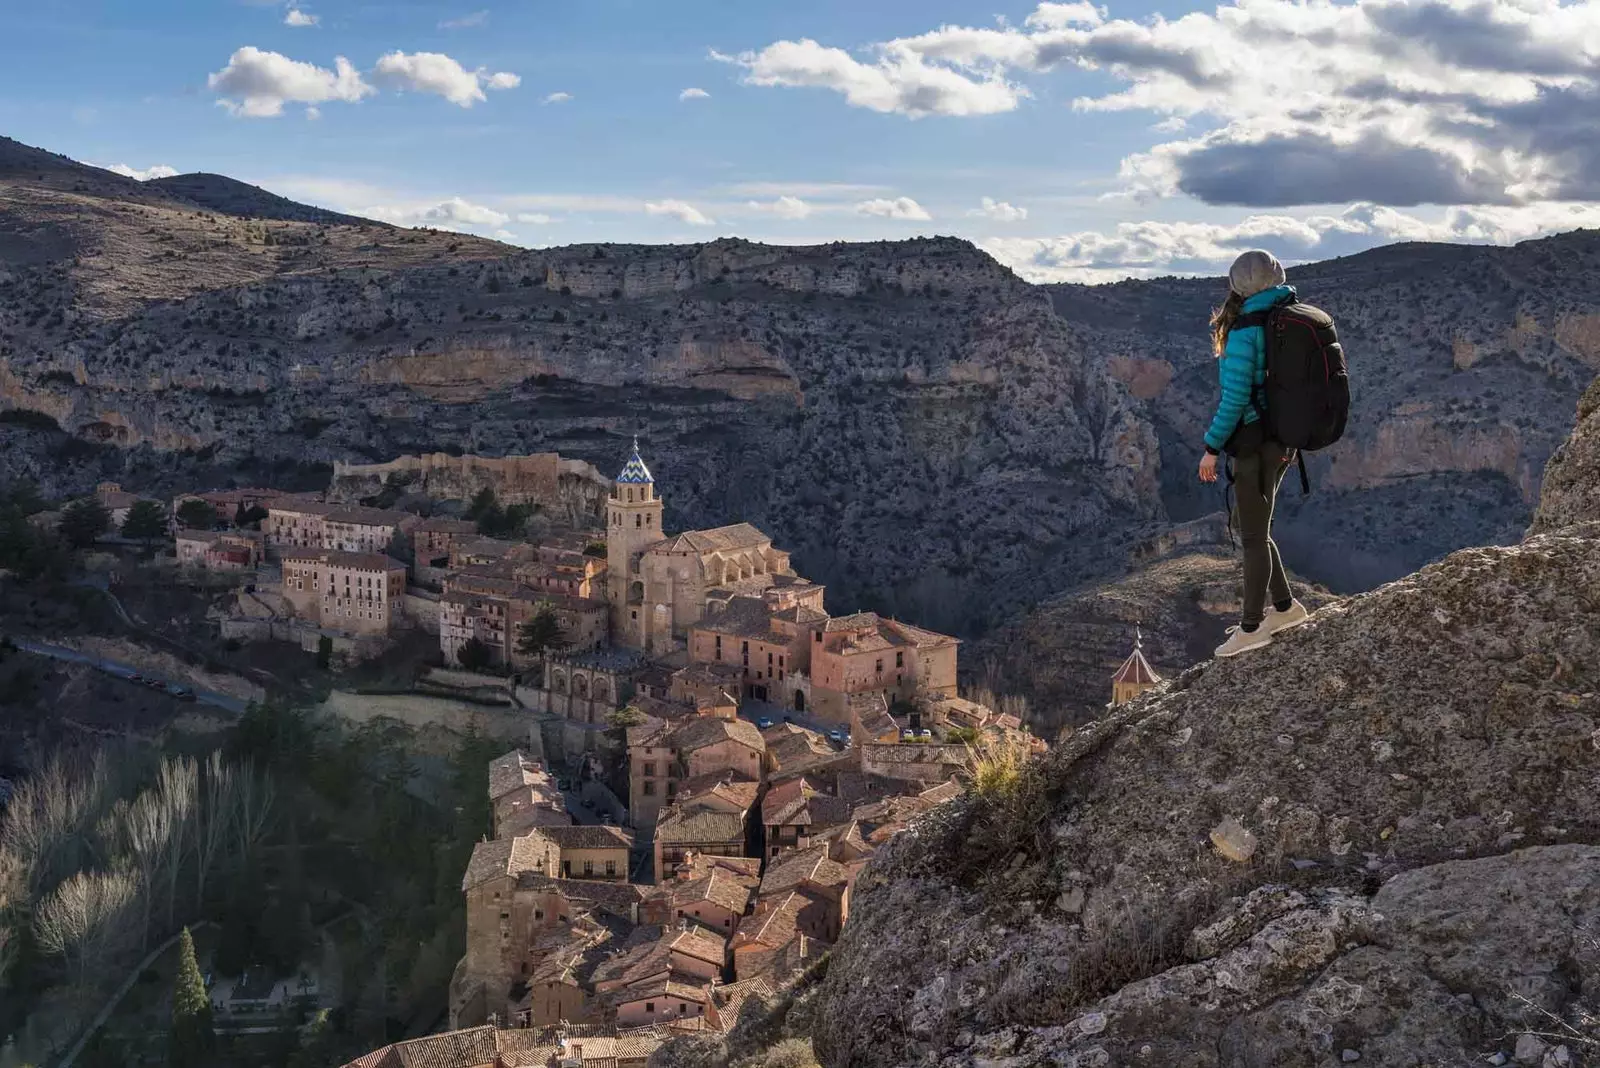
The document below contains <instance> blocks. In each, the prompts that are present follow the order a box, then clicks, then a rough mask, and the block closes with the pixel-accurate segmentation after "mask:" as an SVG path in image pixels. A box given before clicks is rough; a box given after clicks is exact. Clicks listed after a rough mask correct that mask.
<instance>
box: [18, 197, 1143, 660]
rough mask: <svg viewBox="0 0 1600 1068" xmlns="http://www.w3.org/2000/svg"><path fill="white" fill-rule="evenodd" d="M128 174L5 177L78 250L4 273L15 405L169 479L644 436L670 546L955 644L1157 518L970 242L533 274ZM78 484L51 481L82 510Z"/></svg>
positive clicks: (642, 254)
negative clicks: (153, 457)
mask: <svg viewBox="0 0 1600 1068" xmlns="http://www.w3.org/2000/svg"><path fill="white" fill-rule="evenodd" d="M114 177H115V176H109V177H107V178H105V179H104V181H103V183H102V184H103V192H96V191H98V190H101V186H100V185H96V184H95V183H96V182H98V181H101V179H100V177H99V176H98V175H93V174H90V175H83V174H77V173H76V172H75V173H74V176H73V177H72V179H71V180H72V182H75V183H77V184H82V185H85V187H86V188H87V189H89V190H90V193H91V194H94V195H89V194H82V193H70V194H69V193H65V192H62V191H61V190H60V189H58V188H56V187H54V186H51V185H50V183H48V182H46V183H44V185H43V186H42V187H41V186H39V185H38V184H37V183H35V184H32V185H30V184H28V181H31V180H24V179H19V178H13V179H6V177H5V175H4V174H3V173H0V180H6V181H9V182H10V184H9V185H7V186H6V188H7V189H8V190H19V191H20V192H18V193H17V195H16V196H14V197H8V199H6V200H5V201H4V203H5V207H4V208H0V234H5V233H16V234H22V233H33V232H34V231H35V230H36V228H37V224H38V220H39V219H41V218H43V217H45V216H46V215H50V216H51V217H54V218H71V219H74V220H75V225H76V226H77V228H78V229H77V230H76V231H74V232H75V233H76V234H77V235H78V236H77V238H75V242H76V243H74V241H66V242H62V243H61V244H60V246H59V247H54V246H51V247H46V246H43V245H40V244H39V243H38V242H37V241H33V240H32V239H30V242H29V244H28V245H27V248H28V249H29V251H28V254H27V258H26V260H25V261H24V260H23V259H22V258H21V257H20V256H19V257H18V258H16V259H14V260H13V259H7V260H5V267H6V270H7V272H8V275H9V277H10V280H9V281H8V282H7V283H6V284H5V285H4V286H0V331H4V340H3V341H0V360H4V361H5V364H4V367H5V369H4V371H0V406H8V407H19V408H27V409H33V410H38V411H44V412H47V413H49V414H50V415H51V416H52V417H54V418H55V419H56V420H57V421H58V422H59V423H60V425H61V426H62V428H63V430H64V431H65V432H66V433H67V434H69V435H71V436H72V438H74V439H76V441H77V443H78V444H75V445H74V446H72V447H73V448H74V449H77V450H78V451H79V452H80V453H81V452H82V443H83V442H93V443H103V444H105V445H107V446H109V447H114V448H120V449H124V450H133V451H135V452H137V451H138V450H160V449H165V450H171V451H173V452H174V453H175V455H174V456H173V462H172V463H171V465H170V468H171V470H170V477H169V478H163V479H161V480H160V482H161V484H159V485H152V486H149V487H148V488H150V489H152V490H156V491H163V490H174V491H175V490H177V489H180V488H184V487H182V486H181V485H179V484H177V482H176V479H177V478H178V477H179V475H180V472H188V471H191V470H192V465H190V464H188V463H186V462H184V461H182V460H181V459H180V458H181V457H182V456H183V455H184V453H183V452H182V450H188V451H189V453H190V454H192V455H194V456H201V457H205V464H206V466H205V468H204V470H206V471H209V472H211V475H210V476H209V477H210V478H212V479H214V480H215V481H217V482H221V481H223V480H225V479H226V478H229V477H235V478H239V479H242V480H248V481H251V482H255V481H261V480H278V479H281V478H283V477H284V476H283V474H282V472H283V471H285V470H292V471H303V470H308V467H307V465H312V464H332V463H334V462H346V463H349V462H355V463H361V462H383V461H387V460H390V459H391V458H393V457H395V456H401V455H423V454H427V453H432V452H436V451H439V450H441V449H446V448H448V449H449V450H450V451H452V452H456V451H459V452H463V453H470V454H476V455H481V456H491V457H492V456H503V455H511V454H529V453H544V452H559V453H560V454H561V455H562V456H566V457H572V458H575V459H579V460H583V461H586V462H589V463H592V464H594V465H596V467H597V468H598V469H600V470H601V471H603V472H605V473H607V474H612V473H614V472H615V470H616V469H617V468H618V467H620V465H621V464H622V462H623V461H624V460H625V459H626V456H627V451H628V448H629V440H630V438H631V437H632V436H633V435H634V434H638V435H639V437H640V440H641V445H642V446H643V447H644V449H645V452H646V455H647V457H648V458H649V460H650V463H651V467H652V469H653V471H654V472H655V474H656V476H657V478H658V479H659V480H660V482H661V490H662V493H663V496H664V498H665V500H666V503H667V522H668V524H669V526H670V527H672V528H678V529H682V528H689V527H697V526H712V525H719V524H722V523H726V522H731V521H734V520H747V521H750V522H754V523H756V524H758V525H760V526H762V527H763V528H764V529H766V530H768V531H769V532H770V533H771V534H772V535H773V536H774V538H775V539H776V540H777V542H778V543H779V544H780V545H782V546H784V547H785V548H787V549H790V550H791V551H793V552H794V553H795V559H796V563H797V565H798V566H799V567H800V568H801V569H802V570H803V571H804V572H805V573H806V574H807V575H808V576H810V577H812V578H814V579H817V580H819V581H822V582H825V583H827V584H828V585H830V586H831V587H832V589H831V591H830V602H829V603H830V606H831V607H834V608H836V609H838V610H846V609H854V608H860V607H872V608H877V609H880V610H883V611H888V612H892V613H897V614H900V615H903V616H908V617H913V618H916V619H918V621H919V622H922V623H924V624H926V625H929V626H933V627H937V628H942V629H947V630H955V631H958V632H962V633H968V632H971V631H973V630H976V629H980V628H982V627H984V626H986V625H988V624H990V623H992V622H994V621H997V620H999V619H1001V618H1004V617H1005V616H1006V615H1008V614H1009V613H1011V612H1012V611H1014V610H1015V609H1016V608H1017V607H1019V606H1020V605H1022V604H1025V603H1026V602H1027V601H1028V600H1029V599H1031V598H1032V597H1033V596H1034V595H1035V593H1034V591H1035V590H1036V589H1038V588H1041V587H1042V588H1047V589H1048V588H1059V587H1061V586H1065V585H1068V584H1070V583H1072V582H1074V581H1080V580H1081V578H1082V576H1084V575H1086V574H1091V573H1093V572H1094V571H1095V569H1096V568H1098V567H1100V566H1101V564H1102V558H1103V554H1104V551H1105V547H1106V545H1108V544H1114V543H1115V540H1116V538H1117V535H1118V532H1119V531H1120V530H1121V529H1122V528H1123V527H1124V526H1125V525H1126V524H1128V523H1142V522H1147V521H1151V520H1159V519H1161V518H1162V517H1163V507H1162V504H1161V501H1160V499H1159V493H1158V488H1159V485H1160V457H1159V443H1158V441H1157V439H1156V436H1155V433H1154V431H1153V429H1152V426H1151V424H1150V423H1149V421H1148V420H1147V419H1145V418H1143V417H1141V415H1140V414H1139V412H1138V408H1137V403H1138V402H1137V401H1136V400H1135V399H1134V398H1133V397H1132V396H1131V395H1130V393H1129V391H1128V388H1127V387H1126V386H1124V385H1123V383H1122V382H1121V381H1119V380H1118V379H1117V378H1116V377H1115V376H1113V375H1112V374H1111V373H1110V372H1109V371H1108V370H1107V368H1106V367H1105V366H1104V365H1103V364H1102V362H1101V361H1100V360H1099V359H1098V357H1097V356H1096V355H1095V354H1094V353H1092V352H1090V351H1088V350H1086V349H1084V348H1082V347H1080V346H1078V345H1077V344H1076V343H1074V342H1073V341H1072V339H1071V335H1070V329H1069V327H1068V326H1067V325H1066V324H1065V323H1064V322H1063V321H1062V320H1061V319H1060V318H1059V317H1058V316H1056V315H1055V314H1054V313H1053V311H1052V309H1051V307H1050V304H1049V302H1048V300H1047V299H1045V297H1044V296H1043V295H1042V294H1041V293H1040V292H1039V291H1038V290H1037V289H1035V288H1034V287H1031V286H1028V285H1026V284H1024V283H1022V282H1021V281H1019V280H1018V279H1017V278H1015V277H1014V276H1013V275H1012V274H1011V273H1010V272H1009V271H1007V270H1006V269H1004V268H1002V267H1000V266H999V265H998V264H997V263H995V262H994V261H993V260H992V259H990V258H989V257H987V256H985V255H983V254H982V253H980V252H978V251H977V250H976V249H975V248H973V247H972V246H971V245H970V244H968V243H966V242H963V241H956V240H952V239H934V240H916V241H909V242H896V243H875V244H862V245H844V244H835V245H827V246H817V247H809V248H778V247H770V246H760V245H754V244H751V243H749V242H743V241H733V240H725V241H716V242H712V243H710V244H707V245H697V246H659V247H658V246H652V247H643V246H619V245H609V246H593V245H590V246H580V247H576V248H567V249H548V250H538V251H529V252H520V251H515V250H511V249H507V248H505V247H503V246H499V247H496V246H493V245H492V244H491V243H486V242H478V241H475V240H473V239H466V238H462V239H459V240H457V239H456V238H454V237H453V236H452V235H436V234H422V233H417V234H412V233H409V232H406V231H396V230H392V229H391V228H387V227H380V226H377V225H376V224H373V225H371V226H370V227H367V226H366V225H365V224H359V225H358V224H341V223H339V222H338V221H336V220H322V221H318V222H301V221H297V220H295V219H281V220H278V219H275V220H267V221H262V220H240V219H237V218H232V217H229V218H219V217H218V216H216V215H215V214H208V213H207V210H206V206H205V205H194V204H190V205H188V206H187V207H186V208H184V209H181V210H180V209H178V208H177V207H176V206H174V205H172V204H169V203H167V202H165V201H163V200H162V199H161V197H160V195H158V194H157V193H151V191H149V190H144V191H143V192H140V191H139V190H138V189H128V188H126V183H119V182H116V181H112V180H111V179H112V178H114ZM211 184H212V185H215V184H216V183H211ZM182 188H183V189H190V186H184V187H182ZM209 188H210V186H209V185H207V186H205V187H204V189H202V191H205V190H206V189H209ZM174 189H175V191H176V190H177V189H178V187H174ZM192 191H193V190H192V189H191V192H192ZM222 192H226V190H223V191H222ZM136 193H137V194H138V195H139V196H141V197H145V199H144V200H138V201H133V202H125V201H123V200H119V199H116V198H120V197H127V196H133V195H134V194H136ZM174 195H175V194H174ZM209 195H210V194H209V193H208V196H209ZM217 195H218V196H222V193H218V194H217ZM152 197H154V198H155V199H151V198H152ZM212 199H216V198H215V197H213V198H212ZM222 199H223V200H224V201H226V202H227V203H229V204H233V203H235V202H240V203H246V204H247V203H251V202H254V201H253V200H252V199H251V197H248V196H246V197H243V200H242V201H241V200H240V198H238V197H232V196H231V194H230V195H229V196H226V197H223V198H222ZM256 199H259V198H256ZM291 214H292V213H291ZM19 247H20V246H19ZM92 248H101V249H103V250H104V251H103V252H101V253H94V254H90V250H91V249H92ZM490 252H492V254H489V255H486V253H490ZM169 253H170V255H169ZM74 257H76V258H74ZM150 262H156V263H158V264H159V270H156V271H142V270H135V269H134V267H133V266H132V265H134V264H140V263H150ZM168 276H170V286H169V290H170V291H163V289H162V282H163V280H164V279H166V278H168ZM208 280H210V282H211V284H210V285H209V286H208V285H207V282H208ZM50 447H51V448H55V447H56V446H50ZM128 455H129V456H130V457H131V455H132V454H131V453H129V454H128ZM141 455H142V454H141ZM87 459H88V457H87V456H85V457H84V460H85V461H87ZM7 460H8V462H9V463H10V464H11V465H12V466H13V467H14V469H15V470H16V472H17V473H23V472H30V473H31V472H34V471H36V470H39V469H40V468H49V467H50V466H51V465H50V464H49V463H43V462H39V458H38V457H37V456H36V455H35V454H33V453H29V454H28V458H27V460H26V462H24V461H23V459H22V458H21V457H20V456H19V457H18V458H15V459H14V458H11V457H8V458H7ZM91 466H93V467H94V469H95V471H94V473H95V474H96V475H98V474H99V473H100V469H101V468H103V467H104V466H105V464H104V463H102V462H101V460H100V458H99V457H96V458H95V462H94V464H92V465H91V464H89V463H87V462H84V463H83V464H82V466H81V468H77V469H75V468H72V467H70V466H69V467H68V468H67V469H66V470H65V471H64V472H58V473H57V474H56V475H55V476H54V479H53V480H54V481H57V482H61V483H62V488H63V489H66V490H68V491H73V490H76V491H81V490H82V489H83V488H86V487H85V486H84V485H80V484H79V483H87V482H88V481H89V478H88V476H89V474H90V470H89V468H90V467H91ZM3 474H4V472H0V475H3ZM183 477H192V475H188V474H186V475H184V476H183ZM125 481H129V482H132V477H131V472H130V473H129V477H128V478H126V479H125ZM169 482H170V484H168V483H169ZM66 483H73V485H71V486H68V485H66ZM141 488H145V487H141Z"/></svg>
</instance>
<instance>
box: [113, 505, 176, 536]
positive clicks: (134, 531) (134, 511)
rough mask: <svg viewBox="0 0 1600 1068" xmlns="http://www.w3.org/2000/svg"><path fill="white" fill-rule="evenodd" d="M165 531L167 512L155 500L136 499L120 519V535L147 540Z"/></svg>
mask: <svg viewBox="0 0 1600 1068" xmlns="http://www.w3.org/2000/svg"><path fill="white" fill-rule="evenodd" d="M166 532H167V513H166V512H165V511H163V510H162V507H161V505H160V504H158V503H157V502H155V501H138V502H136V503H135V504H134V506H133V507H132V508H129V509H128V518H126V519H124V520H123V521H122V536H123V537H124V538H135V539H137V540H139V541H144V542H149V541H154V540H155V539H156V538H159V537H161V536H162V535H163V534H165V533H166Z"/></svg>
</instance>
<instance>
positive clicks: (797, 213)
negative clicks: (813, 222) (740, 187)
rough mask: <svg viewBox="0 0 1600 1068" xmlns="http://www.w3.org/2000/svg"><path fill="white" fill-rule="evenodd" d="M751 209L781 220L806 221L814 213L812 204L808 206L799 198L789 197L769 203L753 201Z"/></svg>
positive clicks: (785, 196)
mask: <svg viewBox="0 0 1600 1068" xmlns="http://www.w3.org/2000/svg"><path fill="white" fill-rule="evenodd" d="M749 207H750V208H751V210H753V211H764V212H768V213H770V214H772V215H776V216H777V217H778V218H780V219H804V218H805V217H806V216H807V215H810V214H811V211H812V208H811V205H810V204H807V203H806V202H805V201H803V200H801V199H800V198H799V197H792V196H788V195H784V196H780V197H778V198H776V199H774V200H769V201H760V200H752V201H750V203H749Z"/></svg>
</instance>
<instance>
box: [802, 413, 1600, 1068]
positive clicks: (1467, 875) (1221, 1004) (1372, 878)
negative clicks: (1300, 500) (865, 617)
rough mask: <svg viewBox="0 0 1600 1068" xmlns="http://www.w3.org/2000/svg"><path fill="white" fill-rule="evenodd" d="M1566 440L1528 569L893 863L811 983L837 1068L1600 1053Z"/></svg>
mask: <svg viewBox="0 0 1600 1068" xmlns="http://www.w3.org/2000/svg"><path fill="white" fill-rule="evenodd" d="M1584 413H1585V414H1584V416H1583V418H1584V420H1585V426H1584V427H1580V429H1579V431H1578V432H1577V433H1575V434H1574V435H1573V438H1572V439H1571V441H1570V442H1569V445H1568V447H1566V448H1564V449H1563V450H1562V452H1561V453H1560V454H1559V456H1558V458H1557V459H1556V461H1554V466H1556V467H1558V468H1560V475H1559V478H1553V479H1552V483H1553V486H1554V488H1553V490H1552V493H1551V495H1550V496H1549V497H1547V499H1546V501H1545V507H1543V508H1542V509H1541V511H1540V514H1539V517H1538V521H1537V523H1536V528H1537V530H1538V532H1537V533H1534V534H1532V535H1530V536H1529V537H1528V538H1527V539H1526V540H1524V541H1523V542H1521V543H1520V544H1517V545H1513V546H1504V547H1487V548H1477V549H1467V550H1463V551H1460V552H1457V553H1455V554H1453V555H1451V556H1449V557H1448V558H1446V559H1445V560H1443V561H1440V562H1439V563H1436V564H1433V565H1430V566H1429V567H1426V568H1424V569H1423V570H1421V571H1419V572H1417V573H1416V574H1414V575H1411V576H1408V577H1407V578H1405V579H1403V580H1400V581H1397V582H1395V583H1392V584H1390V585H1387V586H1385V587H1383V588H1381V589H1379V590H1376V591H1374V592H1372V593H1369V594H1364V595H1361V596H1357V597H1352V598H1348V599H1346V600H1342V601H1339V602H1337V603H1335V604H1332V605H1329V606H1327V607H1325V608H1323V609H1322V610H1320V611H1319V612H1317V613H1316V615H1315V616H1314V617H1313V620H1312V622H1310V623H1309V624H1307V625H1306V626H1304V627H1302V628H1300V629H1299V630H1297V631H1295V632H1291V633H1290V634H1286V635H1284V636H1282V638H1281V639H1280V640H1279V641H1277V642H1275V643H1274V644H1273V645H1272V646H1270V647H1268V648H1266V649H1263V650H1260V651H1258V652H1255V653H1252V654H1250V655H1248V656H1245V657H1241V658H1239V659H1237V660H1232V661H1221V662H1211V663H1207V664H1205V665H1203V666H1201V667H1198V668H1195V669H1192V670H1190V671H1188V672H1186V673H1184V674H1183V675H1182V676H1180V677H1179V678H1177V679H1176V680H1174V681H1173V682H1171V683H1169V684H1168V685H1167V686H1165V687H1163V688H1162V689H1159V690H1157V691H1155V692H1153V693H1151V694H1148V695H1146V696H1145V697H1143V698H1141V699H1140V700H1138V701H1135V702H1132V703H1130V704H1128V705H1124V706H1121V707H1120V708H1117V709H1115V710H1112V711H1111V712H1110V713H1108V714H1107V715H1106V716H1105V717H1103V718H1102V719H1100V720H1097V721H1096V722H1094V723H1093V724H1091V725H1089V726H1087V727H1085V728H1084V729H1082V730H1080V731H1079V732H1077V734H1075V735H1074V736H1073V737H1072V738H1071V739H1069V740H1068V741H1066V742H1065V743H1064V744H1063V745H1061V746H1059V747H1058V748H1057V749H1056V750H1054V751H1052V752H1051V753H1050V754H1049V755H1048V756H1047V757H1046V758H1045V759H1043V760H1042V761H1040V762H1039V763H1037V764H1035V765H1032V766H1030V767H1029V768H1027V769H1026V770H1025V771H1024V773H1023V774H1022V776H1021V778H1020V780H1019V782H1018V785H1017V786H1016V788H1015V789H1012V790H996V791H993V792H991V793H989V794H985V795H978V796H971V797H968V798H966V799H963V800H960V801H957V802H953V803H951V804H949V805H946V806H944V807H943V808H942V809H939V810H936V811H935V813H934V814H933V815H931V816H930V817H929V818H928V819H927V820H926V821H924V822H923V823H920V824H917V825H914V826H913V828H912V830H911V831H908V832H907V833H905V834H902V835H901V836H899V837H898V838H897V839H895V840H894V841H893V842H892V843H891V844H890V845H889V846H888V848H887V849H885V850H884V851H882V852H880V854H879V855H878V857H877V858H875V859H874V860H873V862H872V863H871V865H870V866H869V867H868V869H867V870H866V871H865V872H864V873H863V874H862V875H861V876H860V878H859V879H858V881H857V884H856V893H855V895H854V897H853V901H852V909H851V916H850V921H849V923H848V925H847V926H846V929H845V932H844V935H843V938H842V941H841V944H840V945H839V946H838V947H837V949H836V950H835V953H834V956H833V959H832V961H831V963H830V967H829V971H828V975H827V978H826V980H825V981H824V983H823V985H822V990H821V999H822V1004H821V1006H820V1008H819V1010H818V1012H817V1014H816V1019H817V1021H818V1028H817V1030H816V1032H815V1034H814V1036H813V1037H814V1041H815V1044H816V1047H817V1050H818V1052H819V1054H820V1055H821V1056H822V1059H823V1062H824V1063H825V1064H826V1065H828V1066H829V1068H845V1066H849V1068H877V1066H885V1068H887V1066H907V1068H909V1066H912V1065H940V1066H947V1068H956V1066H963V1068H976V1066H978V1065H983V1066H986V1068H1033V1066H1044V1065H1052V1066H1063V1065H1079V1066H1088V1065H1107V1066H1109V1065H1140V1064H1150V1065H1183V1066H1195V1068H1199V1066H1212V1065H1217V1066H1221V1065H1228V1066H1261V1068H1291V1066H1298V1065H1307V1066H1310V1065H1321V1064H1329V1063H1339V1062H1341V1061H1343V1062H1350V1061H1352V1060H1355V1059H1360V1060H1362V1061H1364V1062H1365V1063H1376V1064H1383V1065H1391V1064H1449V1065H1455V1064H1467V1063H1483V1062H1484V1061H1483V1060H1480V1058H1489V1057H1493V1056H1495V1055H1496V1054H1499V1055H1500V1057H1501V1059H1500V1060H1497V1061H1495V1062H1494V1063H1506V1059H1507V1058H1509V1057H1511V1056H1512V1055H1517V1056H1519V1057H1520V1056H1522V1055H1527V1056H1530V1057H1531V1058H1532V1059H1531V1060H1529V1061H1523V1062H1522V1063H1539V1062H1540V1059H1541V1058H1543V1057H1544V1056H1546V1055H1547V1054H1548V1056H1549V1057H1551V1058H1552V1059H1551V1060H1546V1061H1544V1063H1546V1064H1554V1063H1571V1064H1577V1063H1580V1058H1581V1057H1583V1056H1586V1055H1592V1054H1593V1050H1594V1046H1593V1045H1590V1046H1588V1047H1587V1051H1588V1052H1587V1053H1585V1047H1583V1046H1582V1045H1581V1044H1580V1042H1579V1039H1578V1038H1577V1037H1573V1036H1582V1035H1587V1036H1588V1037H1589V1039H1590V1040H1591V1041H1600V1034H1596V1031H1595V1028H1594V1022H1593V1021H1594V1019H1595V1018H1596V1017H1597V1016H1600V508H1597V507H1596V502H1595V500H1594V498H1593V496H1592V495H1590V494H1587V493H1586V492H1582V491H1585V490H1587V488H1588V487H1591V486H1593V485H1595V484H1596V483H1597V482H1600V462H1597V460H1600V458H1597V456H1596V454H1595V452H1594V451H1593V450H1592V449H1589V448H1586V447H1584V445H1583V442H1584V441H1585V440H1587V438H1586V434H1587V433H1589V432H1592V427H1589V426H1588V421H1589V420H1592V418H1593V414H1594V413H1593V407H1592V405H1591V404H1589V403H1588V402H1586V403H1585V409H1584ZM1561 487H1578V488H1579V489H1580V492H1578V493H1576V494H1574V493H1570V492H1567V491H1565V490H1563V489H1562V488H1561ZM1542 1035H1555V1036H1558V1037H1554V1038H1545V1037H1540V1036H1542ZM1563 1035H1565V1036H1568V1037H1569V1038H1570V1039H1571V1044H1570V1048H1561V1049H1560V1050H1559V1052H1558V1049H1557V1047H1558V1046H1559V1045H1560V1043H1561V1038H1560V1037H1559V1036H1563ZM1519 1036H1521V1037H1519ZM1535 1044H1538V1045H1539V1049H1538V1050H1535V1049H1534V1045H1535ZM1347 1050H1348V1051H1350V1052H1349V1053H1348V1054H1347V1053H1346V1052H1345V1051H1347Z"/></svg>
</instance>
